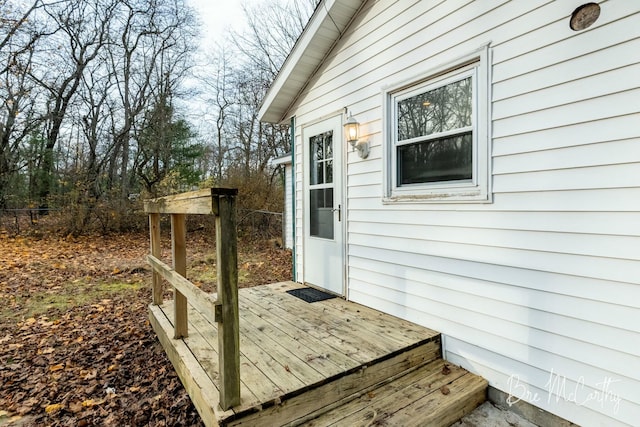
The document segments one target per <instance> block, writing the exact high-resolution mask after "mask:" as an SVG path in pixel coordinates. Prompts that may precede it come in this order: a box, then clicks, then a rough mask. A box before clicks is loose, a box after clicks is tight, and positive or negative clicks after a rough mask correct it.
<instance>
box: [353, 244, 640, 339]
mask: <svg viewBox="0 0 640 427" xmlns="http://www.w3.org/2000/svg"><path fill="white" fill-rule="evenodd" d="M349 253H350V260H351V259H355V258H356V257H357V258H362V259H364V260H373V261H378V262H382V263H386V269H388V271H398V273H397V274H395V276H396V277H399V278H401V277H403V274H405V273H404V272H405V267H410V268H416V269H419V270H420V269H422V270H424V271H429V272H433V271H435V272H439V273H442V274H448V275H452V276H462V277H468V278H470V279H473V280H477V281H478V282H477V283H478V286H480V282H479V281H482V282H496V283H502V284H505V285H511V286H513V287H514V289H515V290H516V291H518V290H519V289H520V288H527V289H534V290H539V291H542V292H548V293H550V294H561V295H567V296H573V297H579V298H584V299H590V300H593V301H595V302H601V303H607V304H614V305H619V306H621V307H625V308H626V307H628V308H632V309H634V310H637V309H640V286H638V285H637V283H620V282H613V281H611V280H599V279H591V278H581V279H577V278H576V277H572V276H567V275H564V274H559V273H552V272H549V271H535V270H530V271H523V270H522V269H520V268H518V267H514V266H508V265H505V264H502V265H499V264H487V263H479V262H473V261H467V260H460V259H450V258H441V257H436V256H431V255H419V254H415V253H413V252H396V251H390V250H386V249H382V248H375V247H366V246H350V247H349ZM401 283H402V281H401V280H400V281H399V282H398V284H399V285H400V284H401ZM624 313H626V315H625V317H622V318H620V319H617V321H621V322H627V321H629V322H633V319H634V318H635V317H636V316H637V311H624ZM614 314H615V313H614ZM634 314H635V315H634ZM626 316H628V317H626ZM458 320H461V319H458ZM633 325H637V323H633ZM633 325H632V326H631V327H634V326H633Z"/></svg>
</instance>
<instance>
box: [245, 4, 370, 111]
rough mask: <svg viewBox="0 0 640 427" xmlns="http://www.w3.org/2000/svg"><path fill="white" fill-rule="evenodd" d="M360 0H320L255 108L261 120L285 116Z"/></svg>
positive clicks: (329, 50)
mask: <svg viewBox="0 0 640 427" xmlns="http://www.w3.org/2000/svg"><path fill="white" fill-rule="evenodd" d="M364 1H365V0H322V1H321V2H320V3H319V4H318V6H317V7H316V10H315V11H314V12H313V15H312V16H311V18H310V19H309V22H308V23H307V25H306V26H305V28H304V31H303V32H302V34H301V35H300V37H299V38H298V40H297V41H296V43H295V45H294V46H293V49H292V50H291V52H290V53H289V56H288V57H287V59H286V60H285V62H284V64H283V65H282V67H281V68H280V71H279V72H278V74H277V76H276V78H275V80H274V81H273V83H272V84H271V86H270V88H269V90H268V91H267V94H266V95H265V97H264V99H263V101H262V105H261V107H260V111H259V112H258V118H259V120H260V121H261V122H267V123H281V122H283V121H284V120H286V118H287V117H286V115H287V112H288V111H289V109H290V106H291V104H293V102H294V101H295V100H296V99H297V98H298V96H299V95H300V93H301V92H302V90H303V89H304V88H305V87H306V85H307V83H308V81H309V79H310V78H311V77H312V76H313V75H314V74H315V72H316V70H317V69H318V67H319V66H320V65H321V64H322V63H323V62H324V60H325V59H326V57H327V55H328V54H329V53H330V52H331V50H332V48H333V46H334V45H335V44H336V43H337V42H338V40H340V37H341V36H342V34H343V33H344V30H345V29H346V28H347V27H348V26H349V24H350V23H351V21H352V20H353V18H354V17H355V15H356V14H357V12H358V10H359V9H360V7H361V6H362V4H363V3H364ZM339 12H340V13H339ZM338 14H339V16H338ZM311 47H313V50H311V49H310V48H311ZM311 53H313V55H311Z"/></svg>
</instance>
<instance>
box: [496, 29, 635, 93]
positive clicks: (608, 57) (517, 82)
mask: <svg viewBox="0 0 640 427" xmlns="http://www.w3.org/2000/svg"><path fill="white" fill-rule="evenodd" d="M630 52H640V38H635V39H630V40H628V41H624V42H622V43H620V44H618V45H615V46H611V47H608V48H606V49H601V50H598V51H594V52H590V53H589V54H587V55H583V56H580V57H578V58H573V59H571V61H562V62H559V63H557V64H554V65H551V66H548V67H545V68H541V69H537V70H531V71H529V72H527V73H526V74H521V75H518V76H517V77H508V78H507V79H506V80H502V81H499V82H498V81H496V80H495V79H494V84H493V100H494V101H499V100H501V99H509V98H512V97H515V96H518V95H520V94H523V93H526V92H533V91H536V90H540V89H544V88H550V87H556V88H557V87H558V86H559V85H561V84H563V83H567V82H572V81H574V80H578V79H582V78H584V77H587V76H591V75H596V74H600V73H605V72H607V71H609V70H614V69H617V68H622V67H626V66H628V65H629V64H630V61H629V53H630ZM636 62H637V58H632V61H631V64H633V63H636ZM493 70H494V73H495V72H500V66H499V65H495V62H494V68H493ZM505 78H506V76H505Z"/></svg>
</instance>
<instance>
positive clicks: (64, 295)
mask: <svg viewBox="0 0 640 427" xmlns="http://www.w3.org/2000/svg"><path fill="white" fill-rule="evenodd" d="M164 240H165V241H166V242H165V247H164V248H163V256H164V257H168V256H169V253H170V243H169V241H168V239H166V238H165V239H164ZM148 247H149V243H148V241H147V236H146V235H120V236H111V237H81V238H77V239H74V238H62V239H61V238H57V237H56V238H42V239H35V238H22V237H10V236H8V235H7V234H6V233H3V232H2V231H0V426H4V425H9V426H11V425H24V426H42V425H47V426H91V425H113V426H125V425H130V426H140V425H150V426H173V425H202V423H201V421H200V418H199V416H198V414H197V412H196V411H195V409H194V407H193V405H192V404H191V401H190V400H189V397H188V395H187V394H186V392H185V391H184V388H183V387H182V385H181V383H180V380H179V379H178V377H177V376H176V374H175V372H174V370H173V367H172V366H171V363H170V362H169V360H168V359H167V357H166V356H165V354H164V352H163V350H162V348H161V347H160V345H159V343H158V341H157V339H156V337H155V335H154V333H153V331H152V329H151V327H150V325H149V322H148V320H147V305H148V303H149V301H150V298H151V297H150V290H149V286H150V285H149V283H150V275H151V274H150V271H149V268H148V267H147V266H146V264H145V263H144V256H145V255H146V253H147V252H148ZM188 250H189V252H188V257H189V261H188V273H187V275H188V276H189V278H190V279H191V280H192V281H194V283H196V284H198V285H199V286H202V287H203V288H204V289H207V290H212V289H214V288H215V285H214V281H215V248H214V246H213V243H212V239H211V238H210V237H207V236H206V235H205V234H204V233H199V234H196V235H194V236H192V235H189V243H188ZM167 262H169V261H168V260H167ZM290 264H291V256H290V254H289V253H288V252H286V251H282V250H280V249H277V248H276V247H275V246H274V245H273V243H271V242H262V243H246V242H240V244H239V267H240V286H241V287H244V286H253V285H258V284H265V283H271V282H276V281H281V280H288V279H289V278H290V277H291V273H290ZM167 295H170V294H169V293H168V294H167Z"/></svg>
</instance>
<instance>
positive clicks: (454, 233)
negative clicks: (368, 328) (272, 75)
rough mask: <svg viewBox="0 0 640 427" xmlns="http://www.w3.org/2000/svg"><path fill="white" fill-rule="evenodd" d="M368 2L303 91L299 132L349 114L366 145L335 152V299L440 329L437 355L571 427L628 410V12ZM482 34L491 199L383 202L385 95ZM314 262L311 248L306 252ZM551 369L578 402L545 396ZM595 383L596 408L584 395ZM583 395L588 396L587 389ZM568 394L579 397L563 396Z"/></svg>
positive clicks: (631, 235) (638, 241) (632, 119)
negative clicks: (340, 275) (340, 220)
mask: <svg viewBox="0 0 640 427" xmlns="http://www.w3.org/2000/svg"><path fill="white" fill-rule="evenodd" d="M582 3H583V2H580V1H577V0H576V1H573V0H571V1H549V0H535V1H521V0H514V1H506V0H505V1H501V2H473V1H470V0H443V1H436V2H426V1H415V0H414V1H396V2H386V1H370V2H367V3H366V4H365V6H364V8H363V10H362V11H361V12H360V14H359V16H358V17H356V19H355V20H354V22H353V25H352V26H351V27H350V28H348V29H347V31H346V33H345V34H343V35H342V37H341V39H340V40H339V41H338V44H337V46H336V49H334V51H333V52H332V53H331V54H330V55H329V57H328V58H327V60H326V61H325V63H324V64H323V66H322V67H321V68H320V70H319V71H318V72H317V73H316V74H315V76H313V78H312V79H311V80H310V83H309V85H308V86H307V88H306V89H305V91H304V93H302V94H300V96H299V97H298V99H297V101H296V104H295V105H293V106H292V110H291V111H292V113H295V115H296V117H297V123H298V124H299V125H298V128H297V129H296V131H297V147H296V153H297V154H298V156H297V168H296V169H297V173H296V180H297V182H298V185H297V188H298V192H297V194H296V200H297V201H296V203H297V212H296V218H297V222H296V223H297V228H296V233H297V236H296V237H297V239H296V241H297V242H296V244H297V248H298V249H299V250H298V259H297V260H296V265H297V271H298V279H299V280H301V279H302V277H303V275H302V274H303V272H302V264H303V263H302V255H301V254H302V253H303V250H304V248H303V247H302V238H301V236H302V235H303V234H302V231H303V230H302V228H301V224H302V209H303V207H302V193H301V192H300V188H302V178H303V173H302V165H301V164H300V162H301V160H302V157H301V153H302V151H301V150H302V147H301V146H300V144H301V142H300V129H301V127H300V126H301V125H302V124H304V123H308V122H311V121H315V120H317V119H319V118H320V117H322V116H325V115H328V114H331V113H334V112H335V111H337V110H339V109H342V108H344V107H347V108H348V109H349V111H351V112H352V113H353V114H354V116H355V117H356V118H357V119H358V121H360V123H361V134H362V136H363V138H366V139H368V140H369V143H370V145H371V153H370V155H369V157H368V158H367V159H360V158H359V157H358V155H357V153H355V152H352V151H351V150H348V152H347V156H346V162H345V163H346V165H345V166H346V178H347V179H346V181H345V182H346V194H347V198H348V200H347V211H346V212H345V219H346V224H345V225H346V227H347V239H348V240H347V254H348V255H347V260H346V262H347V266H348V286H349V294H348V295H349V297H350V298H351V299H353V300H355V301H358V302H360V303H363V304H365V305H369V306H372V307H375V308H378V309H381V310H383V311H386V312H389V313H391V314H395V315H397V316H400V317H403V318H406V319H409V320H412V321H415V322H417V323H420V324H423V325H426V326H429V327H431V328H434V329H437V330H440V331H442V332H443V333H444V334H445V341H444V345H445V353H446V356H447V357H448V358H449V359H450V360H452V361H454V362H456V363H460V364H462V365H463V366H465V367H467V368H468V369H470V370H472V371H474V372H478V373H481V374H482V375H483V376H485V377H486V378H487V379H488V380H489V381H490V383H491V384H492V385H493V386H495V387H497V388H499V389H501V390H503V391H507V392H508V384H507V380H508V378H509V377H510V376H511V375H514V374H517V375H519V376H520V377H521V378H523V379H524V383H523V384H524V385H525V387H527V388H528V389H529V390H531V391H532V392H534V393H538V398H537V400H535V401H533V402H532V403H534V404H535V405H537V406H539V407H542V408H544V409H546V410H548V411H550V412H552V413H555V414H558V415H560V416H562V417H564V418H567V419H569V420H571V421H574V422H577V423H579V424H584V425H603V426H604V425H607V426H609V425H633V424H637V422H636V421H637V420H638V419H640V415H639V412H640V394H638V392H637V390H639V389H640V355H639V354H638V353H639V352H640V331H639V327H640V326H639V325H640V250H638V248H640V178H639V177H640V148H639V147H640V127H639V126H638V123H640V103H639V102H638V100H639V99H640V79H638V75H640V65H639V64H640V25H638V23H639V22H640V5H639V4H638V3H637V2H631V1H629V2H617V1H606V2H605V1H603V2H601V6H602V13H601V16H600V18H599V19H598V21H597V22H596V23H595V24H594V25H593V26H592V27H591V28H589V29H587V30H585V31H581V32H574V31H571V30H570V29H569V26H568V18H569V15H570V14H571V12H572V11H573V10H574V9H575V8H576V7H577V6H579V5H580V4H582ZM489 41H490V42H491V45H490V46H491V53H492V82H491V89H492V99H491V100H490V101H492V104H491V107H492V123H491V125H492V141H491V142H492V155H493V166H492V170H491V173H492V177H491V179H492V180H493V193H494V194H493V203H489V204H482V205H478V204H465V203H457V204H456V203H429V204H427V203H425V204H418V203H405V204H402V203H388V202H384V201H383V200H382V179H383V176H384V172H385V171H384V167H385V159H384V158H383V151H384V150H383V148H384V144H386V143H388V142H387V141H386V140H385V136H384V135H383V129H384V122H383V120H384V118H383V117H382V111H383V110H382V95H381V93H382V88H383V87H387V86H389V85H395V84H398V83H399V82H403V81H407V82H409V81H411V80H412V79H415V78H416V76H423V77H424V76H426V75H428V74H429V70H431V69H434V68H437V67H440V66H442V65H443V64H447V63H449V62H451V61H453V60H455V58H458V57H460V56H462V55H465V54H468V53H469V52H471V51H473V50H475V49H477V48H478V47H480V46H481V45H482V44H484V43H487V42H489ZM307 256H317V254H310V255H309V254H307ZM552 373H553V375H556V376H558V377H559V378H563V379H566V384H567V388H568V389H571V390H575V389H578V390H577V394H576V396H577V397H575V398H573V400H572V398H569V397H568V396H566V395H563V392H562V391H559V390H550V389H549V387H548V386H547V385H546V383H547V382H548V381H549V378H550V377H551V376H552ZM606 378H612V379H614V380H615V381H616V382H615V383H614V384H612V385H611V391H612V393H613V394H612V396H613V395H615V396H618V397H620V399H621V400H620V402H619V405H618V406H617V407H616V409H615V410H614V407H613V406H612V405H611V402H608V401H606V402H605V401H598V400H595V399H591V398H589V396H596V395H597V393H598V392H599V389H598V387H599V384H600V383H602V382H603V381H604V380H605V379H606ZM590 393H591V394H590ZM578 398H580V399H582V400H578Z"/></svg>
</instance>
